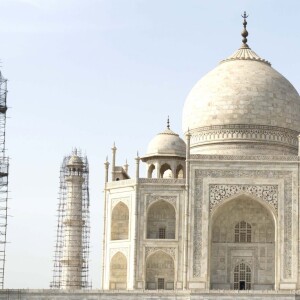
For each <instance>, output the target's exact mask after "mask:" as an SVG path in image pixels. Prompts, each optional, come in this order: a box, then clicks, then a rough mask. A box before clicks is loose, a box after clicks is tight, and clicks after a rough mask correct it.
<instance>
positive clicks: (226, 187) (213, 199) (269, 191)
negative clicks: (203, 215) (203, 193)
mask: <svg viewBox="0 0 300 300" xmlns="http://www.w3.org/2000/svg"><path fill="white" fill-rule="evenodd" d="M240 193H246V194H249V195H254V196H255V197H257V198H260V199H262V200H263V201H265V202H266V203H268V205H270V206H271V207H273V208H274V209H275V211H277V208H278V185H265V184H257V185H250V184H210V185H209V210H210V211H212V210H213V208H214V207H215V206H217V205H219V204H220V203H221V202H223V200H225V199H228V198H229V197H232V196H234V195H236V194H240Z"/></svg>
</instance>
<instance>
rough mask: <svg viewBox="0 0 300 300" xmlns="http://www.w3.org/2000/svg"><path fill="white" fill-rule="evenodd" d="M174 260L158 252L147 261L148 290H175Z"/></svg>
mask: <svg viewBox="0 0 300 300" xmlns="http://www.w3.org/2000/svg"><path fill="white" fill-rule="evenodd" d="M174 276H175V269H174V260H173V258H172V257H171V256H170V255H169V254H167V253H165V252H163V251H161V250H158V251H156V252H154V253H153V254H151V255H150V256H149V257H148V258H147V259H146V289H148V290H157V289H164V290H173V289H174Z"/></svg>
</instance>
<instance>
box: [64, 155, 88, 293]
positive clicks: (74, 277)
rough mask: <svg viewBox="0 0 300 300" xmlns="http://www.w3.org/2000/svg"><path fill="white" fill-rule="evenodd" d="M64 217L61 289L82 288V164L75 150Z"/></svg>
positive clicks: (71, 161) (69, 175) (71, 162)
mask: <svg viewBox="0 0 300 300" xmlns="http://www.w3.org/2000/svg"><path fill="white" fill-rule="evenodd" d="M67 168H68V173H69V174H68V175H67V177H66V182H67V203H66V215H65V217H64V220H63V225H64V227H65V230H64V246H63V255H62V260H61V264H62V285H61V288H63V289H80V288H81V287H82V283H81V278H82V274H81V273H82V267H83V259H82V228H83V225H84V224H83V221H82V184H83V182H84V179H83V177H82V171H83V163H82V160H81V158H80V157H79V156H77V151H76V150H75V151H74V153H73V155H72V156H71V158H70V160H69V162H68V164H67Z"/></svg>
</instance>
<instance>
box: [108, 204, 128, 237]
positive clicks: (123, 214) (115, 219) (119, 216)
mask: <svg viewBox="0 0 300 300" xmlns="http://www.w3.org/2000/svg"><path fill="white" fill-rule="evenodd" d="M128 223H129V210H128V207H127V205H126V204H125V203H123V202H119V203H118V204H117V205H116V206H115V207H114V208H113V211H112V214H111V240H126V239H128V225H129V224H128Z"/></svg>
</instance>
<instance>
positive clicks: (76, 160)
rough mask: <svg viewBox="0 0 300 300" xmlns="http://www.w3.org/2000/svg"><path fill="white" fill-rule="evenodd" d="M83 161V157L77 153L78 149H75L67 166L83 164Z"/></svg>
mask: <svg viewBox="0 0 300 300" xmlns="http://www.w3.org/2000/svg"><path fill="white" fill-rule="evenodd" d="M82 165H83V162H82V159H81V158H80V157H79V156H78V155H77V150H75V151H74V153H73V154H72V156H71V157H70V159H69V161H68V164H67V166H68V167H70V166H74V167H75V166H77V167H78V166H82Z"/></svg>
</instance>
